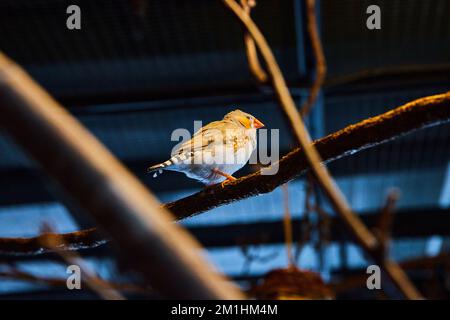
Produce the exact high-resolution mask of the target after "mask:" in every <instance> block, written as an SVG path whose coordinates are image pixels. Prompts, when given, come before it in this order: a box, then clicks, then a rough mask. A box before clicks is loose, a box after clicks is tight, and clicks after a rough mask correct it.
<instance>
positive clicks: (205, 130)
mask: <svg viewBox="0 0 450 320" xmlns="http://www.w3.org/2000/svg"><path fill="white" fill-rule="evenodd" d="M227 127H228V125H227V123H224V122H222V121H214V122H211V123H209V124H207V125H206V126H204V127H202V128H200V130H198V131H197V132H196V133H195V134H194V136H193V137H192V139H190V140H188V141H186V142H184V143H183V144H181V145H180V146H179V147H178V148H177V149H176V150H175V152H174V153H175V154H187V153H190V152H197V151H202V150H204V149H205V148H207V147H208V146H210V145H212V144H215V143H220V141H219V140H222V139H223V137H224V136H225V134H224V130H225V129H226V128H227Z"/></svg>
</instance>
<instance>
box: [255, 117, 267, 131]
mask: <svg viewBox="0 0 450 320" xmlns="http://www.w3.org/2000/svg"><path fill="white" fill-rule="evenodd" d="M253 126H254V127H255V128H256V129H259V128H262V127H264V123H262V122H261V121H259V120H258V119H256V118H255V119H254V120H253Z"/></svg>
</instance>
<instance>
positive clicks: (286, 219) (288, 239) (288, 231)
mask: <svg viewBox="0 0 450 320" xmlns="http://www.w3.org/2000/svg"><path fill="white" fill-rule="evenodd" d="M281 187H282V189H283V203H284V215H283V226H284V242H285V245H286V253H287V258H288V264H289V267H295V265H296V263H295V258H294V255H293V254H292V238H293V237H292V219H291V211H290V210H289V188H288V185H287V183H285V184H283V185H282V186H281Z"/></svg>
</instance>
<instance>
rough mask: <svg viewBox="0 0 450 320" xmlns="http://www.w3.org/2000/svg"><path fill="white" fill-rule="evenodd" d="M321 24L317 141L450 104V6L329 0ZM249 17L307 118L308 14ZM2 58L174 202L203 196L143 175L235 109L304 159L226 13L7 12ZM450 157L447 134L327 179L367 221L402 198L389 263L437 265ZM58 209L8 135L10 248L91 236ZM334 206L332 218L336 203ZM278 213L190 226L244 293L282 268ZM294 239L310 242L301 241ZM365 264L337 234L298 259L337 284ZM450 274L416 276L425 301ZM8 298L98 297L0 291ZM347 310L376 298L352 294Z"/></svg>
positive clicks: (182, 4)
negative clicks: (373, 8) (354, 302)
mask: <svg viewBox="0 0 450 320" xmlns="http://www.w3.org/2000/svg"><path fill="white" fill-rule="evenodd" d="M69 4H77V5H79V6H80V8H81V12H82V29H81V30H77V31H75V30H72V31H71V30H68V29H67V28H66V19H67V16H68V15H67V14H66V8H67V6H68V5H69ZM371 4H377V5H379V6H380V8H381V12H382V29H381V30H368V29H367V28H366V19H367V16H368V15H367V14H366V8H367V6H369V5H371ZM317 11H318V13H319V15H318V18H319V23H320V29H321V38H322V43H323V46H324V50H325V55H326V60H327V65H328V74H327V80H326V83H325V86H324V89H323V90H322V92H321V94H320V97H319V100H318V102H317V103H316V105H315V107H314V109H313V112H312V113H311V115H310V116H309V118H308V119H307V122H308V126H309V129H310V131H311V134H312V136H313V137H315V138H317V137H320V136H323V135H325V134H328V133H331V132H334V131H336V130H338V129H340V128H343V127H345V126H346V125H349V124H352V123H355V122H357V121H360V120H363V119H365V118H367V117H370V116H374V115H377V114H380V113H383V112H385V111H387V110H390V109H392V108H394V107H396V106H399V105H401V104H403V103H405V102H407V101H410V100H413V99H415V98H419V97H422V96H426V95H431V94H436V93H442V92H444V91H448V90H449V88H450V72H449V71H450V19H448V17H449V15H450V1H447V0H429V1H423V0H384V1H380V0H374V1H363V0H340V1H331V0H322V1H319V2H318V7H317ZM252 15H253V17H254V18H255V21H256V22H257V24H258V26H260V28H261V30H262V32H263V34H264V35H265V36H266V38H267V40H268V42H269V44H270V45H271V47H272V49H273V51H274V53H275V55H276V57H277V59H278V62H279V64H280V66H281V68H282V71H283V72H284V75H285V77H286V79H287V82H288V85H289V87H290V88H291V91H292V94H293V95H294V97H295V99H296V101H297V102H298V105H301V103H302V102H303V100H304V97H305V96H306V95H307V92H308V91H307V87H308V85H309V84H310V83H311V81H312V79H313V76H314V59H313V57H312V54H311V46H310V41H309V38H308V36H307V32H306V27H305V8H304V3H303V1H301V0H285V1H276V0H260V1H258V5H257V7H256V8H255V9H254V10H253V11H252ZM0 50H2V51H3V52H5V53H6V54H7V55H9V56H10V57H11V58H12V59H14V60H15V61H16V62H18V63H19V64H21V65H22V66H23V67H24V68H25V69H26V70H27V71H28V72H29V73H30V74H31V75H32V76H33V77H34V79H36V80H37V81H38V82H39V83H40V84H41V85H42V86H43V87H44V88H46V89H47V90H48V91H49V92H50V93H51V94H52V95H53V96H54V97H55V98H56V99H57V100H58V101H59V102H61V103H62V104H63V105H64V106H65V107H67V109H68V110H69V111H70V112H71V113H72V114H74V115H75V116H76V117H77V118H78V119H79V120H80V121H81V122H82V123H83V124H84V125H85V126H86V127H87V128H88V129H89V130H90V131H91V132H92V133H93V134H94V135H95V136H96V137H98V138H99V139H100V140H101V141H102V142H103V143H104V144H105V145H106V146H107V147H108V148H109V149H110V150H111V151H112V152H113V153H114V154H115V155H116V156H117V157H118V158H119V159H120V160H121V161H122V162H123V163H124V164H125V165H126V166H127V167H128V168H129V169H130V170H131V171H132V172H133V173H134V174H135V175H136V176H137V177H138V178H139V179H140V180H141V181H142V182H143V183H145V184H146V185H147V186H148V187H149V188H150V189H151V190H152V191H154V192H155V193H156V195H157V196H158V197H159V199H160V200H161V201H163V202H165V201H170V200H175V199H178V198H181V197H183V196H186V195H188V194H191V193H194V192H195V191H197V190H200V189H201V188H202V186H201V185H199V184H197V183H196V182H193V181H191V180H189V179H187V178H186V177H185V176H184V175H182V174H178V173H170V172H168V173H165V174H163V175H162V176H160V177H158V178H157V179H153V178H152V177H151V176H149V175H147V174H146V173H145V171H146V167H147V166H148V165H151V164H154V163H157V162H161V161H164V160H166V159H167V157H168V155H169V154H170V151H171V149H172V147H173V146H174V145H175V143H176V142H171V141H170V135H171V132H172V131H173V130H174V129H176V128H187V129H189V130H193V121H194V120H202V121H203V122H204V123H207V122H209V121H212V120H217V119H220V118H222V116H223V115H224V114H225V113H227V112H229V111H231V110H233V109H236V108H239V109H242V110H245V111H247V112H249V113H252V114H254V115H255V116H256V117H257V118H259V119H261V120H262V121H263V122H264V123H265V124H266V126H267V127H268V128H269V129H270V128H279V129H280V141H281V143H280V147H281V154H284V153H286V152H288V151H289V150H290V149H291V148H292V147H294V146H295V144H294V141H293V139H292V137H291V135H290V133H289V131H288V129H287V123H286V122H285V120H284V118H283V116H282V114H281V112H280V108H279V106H278V105H277V104H276V103H275V100H274V95H273V92H272V91H271V90H270V89H269V88H268V87H267V88H266V87H259V86H258V85H257V84H256V83H255V81H254V80H253V78H252V76H251V74H250V72H249V71H248V65H247V60H246V56H245V51H244V45H243V38H242V28H241V26H240V25H239V23H238V22H237V20H236V19H235V18H234V17H233V16H232V15H231V13H230V12H229V10H228V9H226V8H225V7H224V5H223V4H222V2H221V1H219V0H217V1H213V0H196V1H194V0H190V1H187V0H183V1H180V0H177V1H175V0H166V1H139V0H114V1H111V0H108V1H107V0H79V1H76V0H72V1H62V0H33V1H26V0H2V1H1V2H0ZM0 116H1V115H0ZM30 139H32V137H30ZM449 159H450V125H449V124H444V125H440V126H437V127H432V128H427V129H425V130H421V131H419V132H415V133H413V134H410V135H407V136H405V137H401V138H398V139H396V140H394V141H391V142H389V143H386V144H384V145H381V146H378V147H375V148H372V149H369V150H365V151H361V152H359V153H357V154H354V155H352V156H349V157H346V158H343V159H340V160H337V161H335V162H333V163H331V164H330V165H329V169H330V171H331V172H332V174H333V175H334V177H335V178H336V179H337V182H338V184H339V186H340V187H341V188H342V190H343V192H344V193H345V195H346V197H347V199H348V200H349V202H350V203H351V205H352V207H353V208H354V210H355V211H357V212H358V213H360V214H361V215H364V216H365V217H367V216H369V215H373V214H374V213H376V212H377V211H378V210H379V208H380V207H381V206H382V205H383V203H384V199H385V197H386V194H387V192H388V191H389V190H390V188H393V187H395V188H398V189H399V190H400V191H401V198H400V200H399V203H398V210H397V212H396V215H395V224H394V228H393V236H394V241H393V244H392V250H391V254H392V257H393V259H395V260H397V261H409V260H411V259H415V258H418V257H429V258H430V261H434V260H432V258H437V257H441V256H442V255H443V254H445V253H448V250H449V244H450V242H449V235H450V215H449V214H450V212H449V206H450V166H449ZM249 170H250V169H248V168H246V169H243V170H242V171H241V172H240V173H237V175H242V174H245V173H246V172H248V171H249ZM289 192H290V207H291V211H292V214H293V217H294V221H298V220H299V219H300V218H301V217H302V215H303V212H304V198H305V183H304V180H303V179H297V180H295V181H293V182H291V183H290V184H289ZM58 199H59V198H58V193H57V192H55V188H54V187H53V186H52V184H51V182H50V181H48V179H47V178H46V176H45V174H44V173H42V172H41V171H39V169H38V168H36V166H35V165H34V164H33V162H32V161H31V160H30V159H28V158H27V156H26V155H25V154H24V153H23V152H22V151H21V150H20V148H18V147H17V146H16V145H15V144H14V142H13V141H11V140H10V139H9V138H8V137H7V136H6V135H4V134H1V132H0V237H30V236H35V235H37V234H39V231H40V227H41V225H42V223H43V222H50V223H51V224H52V225H53V226H54V228H55V229H56V230H57V231H59V232H68V231H74V230H78V229H80V228H86V227H90V226H92V222H90V221H89V220H88V219H87V218H85V217H83V216H82V215H79V214H71V213H70V212H69V211H68V210H66V208H65V206H64V205H63V204H62V203H61V202H60V201H58ZM324 207H325V208H326V209H327V210H328V211H329V213H330V214H331V215H333V213H332V211H331V210H329V208H328V207H327V205H326V203H325V204H324ZM282 215H283V202H282V192H281V190H280V189H277V190H275V191H274V192H272V193H270V194H267V195H263V196H259V197H254V198H250V199H247V200H244V201H240V202H237V203H234V204H231V205H228V206H223V207H220V208H218V209H214V210H211V211H210V212H208V213H205V214H203V215H200V216H197V217H194V218H191V219H188V220H185V221H182V222H181V223H182V224H183V225H185V226H186V227H188V228H189V230H191V231H192V232H193V234H194V235H195V236H196V237H197V238H198V239H199V240H200V241H201V243H202V244H203V245H204V246H205V247H206V248H207V254H208V256H209V258H210V260H211V261H212V262H213V263H214V264H215V265H216V266H217V268H218V269H219V270H221V271H223V272H224V273H225V274H227V275H229V276H230V277H232V278H234V279H236V280H237V281H239V283H240V284H241V285H242V286H243V288H248V287H249V286H250V285H251V284H252V283H254V282H255V281H256V280H257V279H258V278H259V277H260V276H261V275H263V274H265V273H266V272H267V271H269V270H271V269H273V268H277V267H283V266H286V263H287V260H286V254H285V250H284V245H283V229H282V224H281V219H282ZM294 226H295V227H298V228H299V227H300V226H299V225H298V224H294ZM294 233H295V235H297V236H298V233H299V230H296V231H295V232H294ZM297 238H299V236H298V237H297ZM296 240H297V239H296ZM80 253H81V254H83V256H85V257H86V259H87V261H89V263H91V264H92V265H93V267H94V268H95V270H96V271H97V272H98V273H99V274H100V275H101V276H102V277H104V278H106V279H115V278H116V277H119V276H118V275H117V270H116V266H115V260H114V257H113V255H112V254H111V251H110V249H109V247H107V246H104V247H101V248H98V249H95V250H85V251H84V252H83V251H82V252H80ZM245 253H246V254H245ZM321 256H322V257H323V259H320V257H321ZM11 261H13V262H14V263H16V264H17V266H19V267H20V268H21V269H23V270H27V271H28V272H31V273H33V274H36V275H42V276H45V275H60V276H61V277H65V276H66V274H65V268H64V267H63V266H62V265H60V264H58V263H55V262H54V261H53V260H52V257H51V256H48V255H38V256H32V257H11V256H6V255H0V263H1V262H4V263H5V262H11ZM447 261H448V260H447ZM367 263H368V261H367V260H366V259H365V258H364V256H363V255H362V254H361V250H360V249H359V248H358V247H357V246H356V245H354V244H353V243H352V242H351V241H350V240H349V239H348V235H347V233H346V232H345V230H343V229H340V228H331V239H329V240H328V242H327V243H326V246H325V248H322V250H321V252H320V253H319V251H318V250H317V246H316V245H313V243H312V242H311V243H306V244H304V245H303V246H302V249H301V251H299V255H298V265H299V266H300V267H301V268H305V269H308V270H313V271H316V272H319V273H320V274H321V275H322V277H323V278H324V279H325V280H327V281H329V282H332V283H333V282H336V281H339V280H340V279H343V278H345V277H346V276H347V275H349V274H355V273H357V272H359V271H360V270H363V271H364V270H365V266H366V265H367ZM448 269H449V264H448V262H447V263H441V264H439V263H437V264H433V265H431V266H430V265H426V266H423V265H420V266H419V267H416V268H411V269H410V270H408V274H409V275H410V276H411V278H412V280H413V281H414V282H415V283H416V284H417V286H418V287H419V289H420V290H421V291H422V293H423V294H425V295H426V296H428V297H434V298H449V289H450V277H449V272H448ZM387 290H388V291H389V288H387ZM2 297H3V298H7V297H16V298H30V297H31V298H77V297H84V298H86V297H88V298H90V297H95V295H93V294H91V293H88V292H86V291H84V290H83V292H81V293H79V292H78V293H77V292H70V291H68V290H65V289H64V288H62V289H58V288H53V287H46V286H43V285H36V284H30V283H27V282H23V281H12V280H6V279H0V298H2ZM338 297H340V298H375V297H376V296H375V295H374V293H372V292H369V291H368V290H367V289H364V288H353V289H351V290H346V291H345V292H342V293H339V295H338Z"/></svg>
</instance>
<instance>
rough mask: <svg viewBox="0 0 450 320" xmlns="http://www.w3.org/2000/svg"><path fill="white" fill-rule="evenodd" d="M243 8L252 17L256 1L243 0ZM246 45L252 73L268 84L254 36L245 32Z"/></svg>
mask: <svg viewBox="0 0 450 320" xmlns="http://www.w3.org/2000/svg"><path fill="white" fill-rule="evenodd" d="M241 6H242V8H243V9H244V11H245V13H246V14H248V15H249V16H250V12H251V10H252V8H253V7H255V6H256V0H241ZM244 44H245V53H246V54H247V61H248V67H249V69H250V72H251V73H252V74H253V76H254V77H255V79H256V80H257V81H258V82H260V83H265V82H267V79H268V77H267V74H266V72H265V71H264V69H263V68H262V67H261V64H260V63H259V59H258V52H257V50H256V46H255V42H254V41H253V38H252V36H251V35H250V34H249V33H248V32H247V31H244Z"/></svg>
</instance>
